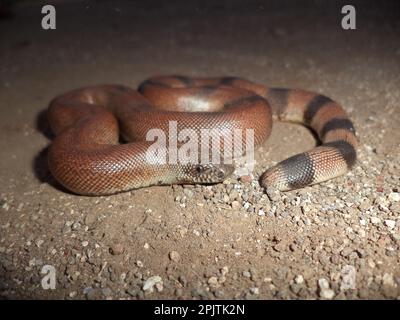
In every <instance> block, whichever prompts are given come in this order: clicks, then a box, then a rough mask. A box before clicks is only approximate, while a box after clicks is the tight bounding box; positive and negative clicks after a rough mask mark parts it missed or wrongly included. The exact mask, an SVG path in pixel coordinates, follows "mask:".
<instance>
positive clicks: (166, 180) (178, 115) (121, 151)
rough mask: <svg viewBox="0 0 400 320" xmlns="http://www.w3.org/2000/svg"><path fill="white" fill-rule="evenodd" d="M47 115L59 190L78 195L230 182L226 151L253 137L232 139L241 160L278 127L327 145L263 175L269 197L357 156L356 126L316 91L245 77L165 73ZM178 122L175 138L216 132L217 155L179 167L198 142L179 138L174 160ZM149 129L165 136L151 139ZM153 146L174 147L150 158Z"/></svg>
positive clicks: (348, 164) (333, 171)
mask: <svg viewBox="0 0 400 320" xmlns="http://www.w3.org/2000/svg"><path fill="white" fill-rule="evenodd" d="M47 117H48V121H49V124H50V128H51V130H52V131H53V133H54V140H53V141H52V143H51V144H50V146H49V149H48V154H47V160H48V167H49V170H50V172H51V174H52V175H53V176H54V177H55V179H56V180H57V181H58V182H59V183H60V184H61V185H62V186H64V187H65V188H66V189H68V190H69V191H72V192H73V193H76V194H80V195H90V196H100V195H110V194H115V193H119V192H123V191H129V190H133V189H138V188H144V187H149V186H153V185H173V184H214V183H220V182H223V181H224V180H225V179H227V178H228V177H230V176H231V175H232V174H233V172H234V169H235V165H234V161H233V162H229V161H226V162H224V161H221V158H222V153H223V152H224V150H227V149H228V147H231V146H232V143H231V144H229V141H232V135H233V133H234V132H242V133H243V132H245V133H246V134H242V135H241V136H238V138H237V139H236V140H234V139H233V140H234V141H235V143H236V144H242V152H241V151H240V149H239V151H238V152H236V153H235V155H236V156H237V155H238V154H239V153H241V154H242V155H243V153H244V152H243V150H244V149H246V148H247V147H248V146H249V145H250V142H251V143H252V145H253V146H254V148H258V147H259V146H261V145H262V144H263V143H264V142H265V141H266V140H267V139H268V137H269V136H270V134H271V130H272V124H273V119H277V120H279V121H283V122H294V123H299V124H302V125H304V126H307V127H309V128H310V129H311V130H312V131H313V132H315V133H316V135H317V138H318V139H319V140H320V144H319V145H317V146H315V147H314V148H312V149H311V150H308V151H306V152H303V153H300V154H297V155H294V156H291V157H289V158H288V159H286V160H283V161H281V162H279V163H277V164H276V165H274V166H272V167H270V168H268V169H267V170H265V172H264V173H262V174H261V176H260V177H259V184H260V185H261V187H263V188H265V190H266V191H267V193H268V192H271V190H272V191H278V192H280V191H290V190H294V189H299V188H303V187H305V186H309V185H313V184H316V183H320V182H323V181H327V180H330V179H333V178H335V177H338V176H341V175H344V174H346V173H347V172H348V171H349V170H350V169H351V168H352V167H353V166H354V164H355V162H356V158H357V157H356V149H357V143H358V138H357V136H356V132H355V129H354V125H353V123H352V121H351V120H350V119H349V116H348V114H347V113H346V111H345V110H344V108H343V107H342V106H341V105H340V104H339V103H337V102H335V101H334V100H332V99H331V98H329V97H327V96H324V95H321V94H319V93H315V92H311V91H306V90H302V89H287V88H275V87H268V86H265V85H261V84H257V83H255V82H252V81H250V80H246V79H244V78H239V77H208V78H204V77H203V78H201V77H187V76H182V75H168V76H162V75H161V76H155V77H151V78H149V79H147V80H145V81H143V82H142V83H141V84H140V85H139V86H138V87H137V89H134V88H132V87H129V86H125V85H118V84H104V85H93V86H87V87H83V88H79V89H75V90H72V91H68V92H66V93H64V94H60V95H58V96H56V97H55V98H54V99H52V100H51V102H50V104H49V107H48V109H47ZM171 123H173V124H175V127H176V128H175V129H176V130H177V131H178V132H185V129H186V130H187V129H190V130H191V131H190V132H191V134H193V133H194V134H195V136H196V135H197V134H198V135H199V136H201V134H202V133H204V132H213V133H211V134H210V133H209V135H208V139H209V140H205V141H208V144H207V143H204V144H203V146H202V148H204V149H201V150H206V149H207V148H209V149H212V148H213V147H215V148H214V149H217V150H219V154H218V156H217V157H216V158H212V159H210V158H207V157H206V158H205V159H206V160H205V161H200V160H199V158H200V156H199V153H200V152H199V150H200V146H198V147H195V148H194V149H193V150H192V151H191V152H190V150H189V151H188V150H186V152H184V151H185V150H184V151H183V152H182V153H181V155H186V156H188V153H191V158H190V157H189V160H188V158H184V157H183V159H182V161H180V160H178V161H177V159H176V158H177V156H176V154H177V153H176V152H175V151H176V150H178V151H179V148H183V147H184V146H185V143H186V144H187V143H188V142H189V140H193V141H196V140H195V139H194V138H193V135H190V134H187V135H186V136H185V137H184V135H183V136H180V138H181V139H180V140H179V141H178V142H177V143H176V145H175V149H174V150H175V151H174V152H175V153H174V152H172V153H169V149H168V147H170V148H172V143H173V141H172V140H173V139H172V140H171V141H170V138H171V137H172V134H171V132H170V131H169V130H170V128H171ZM152 129H157V130H161V131H157V132H164V133H165V136H164V137H162V136H161V135H159V136H154V135H153V136H151V135H150V137H149V132H153V133H154V131H152ZM216 129H217V130H216ZM237 130H240V131H237ZM246 130H251V131H246ZM247 132H251V134H250V133H249V134H247ZM213 134H219V135H220V136H219V137H220V138H221V137H222V139H220V140H219V142H218V140H217V142H216V145H211V142H210V141H213V140H212V138H214V136H213ZM221 135H222V136H221ZM228 136H229V137H228ZM248 137H252V139H250V140H249V139H248ZM155 138H157V139H155ZM192 138H193V139H192ZM229 139H231V140H229ZM156 140H157V141H158V140H160V141H162V140H163V141H164V142H165V141H167V142H168V143H169V142H171V145H169V144H168V143H167V144H166V148H164V149H163V148H159V149H157V151H158V152H159V153H157V152H153V153H151V152H149V150H150V149H151V148H152V147H154V145H155V141H156ZM160 141H158V142H160ZM193 141H192V142H193ZM249 141H250V142H249ZM160 145H161V144H160ZM246 150H247V149H246ZM163 151H165V152H164V153H163ZM160 155H164V158H163V157H162V156H161V157H160ZM165 155H167V156H165ZM166 158H168V160H167V161H161V160H162V159H164V160H165V159H166ZM174 158H175V159H174ZM160 159H161V160H160ZM224 159H227V158H223V159H222V160H224ZM169 160H175V161H169Z"/></svg>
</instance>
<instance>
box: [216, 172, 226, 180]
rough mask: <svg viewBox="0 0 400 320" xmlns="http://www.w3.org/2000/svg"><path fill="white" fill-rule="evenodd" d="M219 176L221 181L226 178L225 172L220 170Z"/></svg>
mask: <svg viewBox="0 0 400 320" xmlns="http://www.w3.org/2000/svg"><path fill="white" fill-rule="evenodd" d="M217 176H218V178H219V179H223V178H225V172H224V170H219V171H218V173H217Z"/></svg>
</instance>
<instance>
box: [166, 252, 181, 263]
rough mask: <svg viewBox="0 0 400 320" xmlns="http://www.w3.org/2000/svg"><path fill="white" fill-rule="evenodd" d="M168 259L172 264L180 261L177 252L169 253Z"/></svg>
mask: <svg viewBox="0 0 400 320" xmlns="http://www.w3.org/2000/svg"><path fill="white" fill-rule="evenodd" d="M169 258H170V259H171V260H172V261H174V262H179V260H180V259H181V256H180V254H179V253H178V252H177V251H171V252H170V253H169Z"/></svg>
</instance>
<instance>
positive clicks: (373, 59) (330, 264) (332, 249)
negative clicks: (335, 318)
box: [0, 1, 400, 299]
mask: <svg viewBox="0 0 400 320" xmlns="http://www.w3.org/2000/svg"><path fill="white" fill-rule="evenodd" d="M36 3H38V2H36ZM54 3H56V8H57V30H56V31H44V30H42V29H41V27H40V20H41V14H40V7H35V6H31V5H30V2H29V1H28V2H27V3H23V4H21V5H20V6H16V7H15V8H14V16H13V17H8V15H4V14H3V19H2V20H0V39H1V41H0V68H1V69H0V131H1V134H0V150H1V160H0V295H1V297H2V298H5V299H8V298H42V299H47V298H57V299H81V298H88V299H96V298H112V299H118V298H127V299H160V298H164V299H177V298H180V299H221V298H222V299H231V298H240V299H242V298H246V299H299V298H306V299H319V298H321V299H346V298H347V299H367V298H378V299H399V298H400V267H399V263H400V255H399V248H400V218H399V215H400V193H399V192H400V190H399V185H400V183H399V182H400V180H399V178H400V160H399V151H400V148H399V147H400V145H399V143H400V131H399V130H398V128H399V124H400V112H399V111H400V109H399V101H400V90H399V88H400V63H399V61H400V36H399V34H400V33H399V29H400V24H399V22H398V21H399V20H397V22H396V20H395V19H390V17H391V18H393V16H392V15H391V13H393V12H394V10H393V8H391V9H390V8H389V9H388V8H386V11H381V10H380V9H374V10H370V11H369V10H367V8H366V5H363V4H362V2H357V1H356V6H358V7H357V10H358V16H357V30H355V31H344V30H342V29H341V28H340V19H341V14H340V6H339V5H337V6H336V5H332V6H330V7H327V6H326V5H323V4H318V3H319V2H318V1H317V2H311V1H306V2H303V5H302V6H300V5H298V6H297V7H289V6H285V5H284V4H281V5H278V4H275V2H273V3H270V4H265V5H262V4H259V3H258V2H255V1H250V2H248V5H245V6H243V5H240V2H239V1H231V2H229V5H225V7H224V6H223V5H222V4H217V3H218V2H214V4H213V5H203V4H202V2H196V3H197V4H196V3H193V4H192V5H187V4H186V5H185V4H182V3H179V2H176V1H175V2H170V1H168V5H167V2H165V4H163V5H160V4H157V3H153V2H146V4H134V3H133V4H132V3H131V4H129V2H124V1H112V2H111V1H92V2H90V3H87V2H81V1H70V2H68V3H67V4H66V3H65V1H57V2H54ZM277 3H279V2H277ZM357 3H358V4H357ZM364 3H365V2H364ZM305 4H306V5H305ZM394 7H395V6H394ZM318 14H321V16H319V18H318ZM7 17H8V18H7ZM388 17H389V18H388ZM6 18H7V19H6ZM169 73H173V74H186V75H192V76H209V75H235V76H241V77H246V78H249V79H251V80H254V81H256V82H259V83H262V84H266V85H267V84H268V85H271V86H281V87H292V88H295V87H300V88H304V89H308V90H312V91H318V92H321V93H324V94H325V95H328V96H330V97H332V98H333V99H335V100H337V101H339V102H341V103H342V104H343V105H344V107H345V108H346V110H347V111H348V112H349V114H350V117H351V119H352V120H353V121H354V124H355V127H356V130H357V133H358V137H359V139H360V147H359V150H358V152H359V159H358V162H357V164H356V166H355V168H354V170H353V171H352V172H350V173H349V174H348V175H347V176H345V177H341V178H337V179H335V180H332V181H329V182H326V183H322V184H320V185H318V186H313V187H308V188H305V189H303V190H299V191H293V192H289V193H285V194H283V195H281V197H280V198H278V199H275V200H274V201H272V202H271V201H270V200H269V199H268V197H267V196H266V195H265V194H264V193H263V192H262V190H261V188H260V187H259V185H258V183H257V179H255V180H254V181H253V182H240V181H237V180H235V179H230V180H228V181H226V182H225V183H224V184H219V185H215V186H212V187H205V186H185V187H182V186H165V187H151V188H146V189H141V190H135V191H132V192H127V193H123V194H118V195H114V196H109V197H84V196H77V195H73V194H70V193H68V192H66V191H65V190H63V189H62V188H60V186H59V185H57V183H56V182H55V181H54V180H53V179H52V177H51V175H50V174H49V172H48V170H47V166H46V158H45V154H46V147H47V146H48V145H49V144H50V142H51V134H50V133H49V130H48V127H47V123H46V119H45V114H44V112H43V111H44V110H45V109H46V107H47V105H48V103H49V101H50V100H51V99H52V98H53V97H54V96H56V95H57V94H59V93H62V92H65V91H67V90H70V89H73V88H76V87H80V86H86V85H91V84H98V83H120V84H126V85H131V86H137V85H138V84H139V83H140V82H141V81H142V80H144V79H145V78H147V77H149V76H152V75H155V74H169ZM315 144H316V141H315V139H314V137H313V135H312V134H311V133H310V131H308V130H307V129H306V128H304V127H301V126H297V125H293V124H282V123H276V124H275V125H274V129H273V133H272V136H271V137H270V139H269V140H268V141H267V142H266V143H265V145H264V146H263V147H262V148H261V149H260V150H259V151H258V152H257V155H256V160H257V166H256V172H255V177H257V176H258V175H259V174H260V173H261V172H262V171H263V170H264V169H266V168H268V167H270V166H271V165H273V164H274V163H275V162H277V161H280V160H282V159H284V158H286V157H288V156H290V155H293V154H295V153H298V152H301V151H304V150H306V149H309V148H311V147H313V146H314V145H315ZM44 265H51V266H53V267H54V268H55V270H56V280H57V282H56V287H55V289H54V290H51V289H50V290H44V289H43V288H42V286H41V280H42V277H43V276H44V275H43V274H41V270H42V268H43V266H44ZM352 280H355V281H354V283H353V281H352Z"/></svg>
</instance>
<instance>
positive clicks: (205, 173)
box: [193, 164, 235, 183]
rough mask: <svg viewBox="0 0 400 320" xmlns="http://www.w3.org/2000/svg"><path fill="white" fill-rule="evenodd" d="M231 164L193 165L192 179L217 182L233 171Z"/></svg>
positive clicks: (202, 181)
mask: <svg viewBox="0 0 400 320" xmlns="http://www.w3.org/2000/svg"><path fill="white" fill-rule="evenodd" d="M234 169H235V168H234V166H233V165H227V164H205V165H204V164H199V165H196V166H195V167H194V170H193V171H194V172H193V180H194V182H196V183H217V182H222V181H224V180H225V179H226V178H227V177H228V176H230V175H231V174H232V173H233V171H234Z"/></svg>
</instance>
